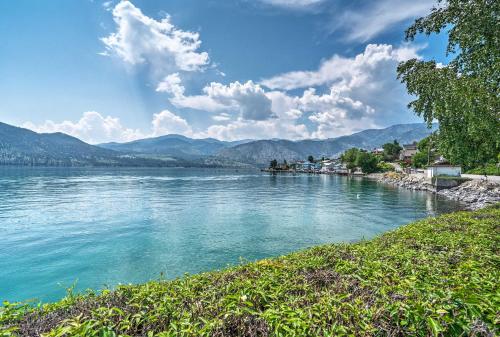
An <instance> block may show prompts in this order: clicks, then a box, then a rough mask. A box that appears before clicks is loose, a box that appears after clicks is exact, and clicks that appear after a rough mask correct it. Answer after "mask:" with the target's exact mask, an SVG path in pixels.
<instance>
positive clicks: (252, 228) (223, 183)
mask: <svg viewBox="0 0 500 337" xmlns="http://www.w3.org/2000/svg"><path fill="white" fill-rule="evenodd" d="M0 191H1V193H0V239H1V240H0V273H1V274H0V300H4V299H8V300H11V301H16V300H24V299H28V298H39V299H43V300H55V299H57V298H59V297H61V296H62V295H64V288H65V287H68V286H70V285H72V284H73V283H74V282H75V281H76V280H78V283H77V288H78V289H85V288H103V287H104V286H114V285H116V284H118V283H120V282H121V283H137V282H144V281H147V280H150V279H154V278H157V277H159V276H160V273H164V275H166V277H168V278H172V277H176V276H179V275H182V274H183V273H185V272H189V273H196V272H200V271H206V270H211V269H217V268H223V267H225V266H227V265H228V264H236V263H238V262H239V261H240V257H241V258H244V259H246V260H254V259H259V258H263V257H269V256H276V255H281V254H285V253H288V252H291V251H293V250H297V249H301V248H305V247H308V246H312V245H316V244H321V243H327V242H341V241H343V242H350V241H355V240H359V239H361V238H371V237H373V236H375V235H377V234H379V233H382V232H384V231H387V230H390V229H393V228H396V227H398V226H400V225H402V224H404V223H408V222H410V221H412V220H415V219H419V218H423V217H426V216H430V215H431V216H432V215H436V214H439V213H444V212H449V211H452V210H456V209H458V208H459V207H460V206H459V205H458V204H457V203H455V202H452V201H449V200H444V199H441V198H439V197H436V196H435V195H432V194H429V193H425V192H415V191H407V190H403V189H398V188H395V187H390V186H382V185H379V184H377V183H375V182H372V181H367V180H363V179H359V178H346V177H339V176H323V175H321V176H318V175H267V174H261V173H260V172H256V171H241V170H240V171H235V170H201V169H112V170H111V169H29V168H0Z"/></svg>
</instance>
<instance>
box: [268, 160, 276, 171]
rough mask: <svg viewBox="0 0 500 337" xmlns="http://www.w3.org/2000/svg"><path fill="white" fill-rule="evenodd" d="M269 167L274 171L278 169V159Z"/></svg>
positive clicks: (272, 161)
mask: <svg viewBox="0 0 500 337" xmlns="http://www.w3.org/2000/svg"><path fill="white" fill-rule="evenodd" d="M269 167H270V168H272V169H275V168H277V167H278V161H277V160H276V159H273V160H271V163H269Z"/></svg>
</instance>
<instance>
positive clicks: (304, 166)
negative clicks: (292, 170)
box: [295, 161, 315, 171]
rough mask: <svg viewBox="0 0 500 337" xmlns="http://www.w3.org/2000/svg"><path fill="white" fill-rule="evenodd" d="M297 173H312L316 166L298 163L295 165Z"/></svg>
mask: <svg viewBox="0 0 500 337" xmlns="http://www.w3.org/2000/svg"><path fill="white" fill-rule="evenodd" d="M295 167H296V168H297V171H312V170H314V168H315V164H314V163H311V162H308V161H298V162H297V163H295Z"/></svg>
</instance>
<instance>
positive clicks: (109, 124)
mask: <svg viewBox="0 0 500 337" xmlns="http://www.w3.org/2000/svg"><path fill="white" fill-rule="evenodd" d="M22 127H24V128H27V129H30V130H33V131H36V132H41V133H53V132H63V133H66V134H68V135H71V136H73V137H77V138H79V139H81V140H83V141H85V142H87V143H90V144H99V143H106V142H129V141H133V140H136V139H141V138H148V137H157V136H163V135H167V134H174V133H175V134H181V135H185V136H188V137H192V136H196V135H195V133H194V132H193V129H192V128H191V126H190V125H189V123H188V122H187V121H186V120H185V119H184V118H182V117H180V116H178V115H176V114H174V113H173V112H171V111H169V110H163V111H161V112H159V113H156V114H154V115H153V118H152V120H151V129H150V130H149V131H141V130H138V129H131V128H127V127H125V126H123V125H122V123H121V121H120V119H119V118H117V117H111V116H103V115H102V114H100V113H99V112H96V111H88V112H84V113H83V116H82V117H81V118H80V119H79V120H78V121H76V122H73V121H68V120H66V121H62V122H54V121H51V120H47V121H45V122H43V123H41V124H35V123H33V122H26V123H24V124H23V125H22Z"/></svg>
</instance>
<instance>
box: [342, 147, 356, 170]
mask: <svg viewBox="0 0 500 337" xmlns="http://www.w3.org/2000/svg"><path fill="white" fill-rule="evenodd" d="M358 152H359V150H358V149H357V148H355V147H353V148H351V149H349V150H347V151H345V152H344V153H343V154H342V156H340V160H341V161H342V162H343V163H344V164H345V165H346V167H347V168H348V169H349V170H352V169H354V168H356V157H357V155H358Z"/></svg>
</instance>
